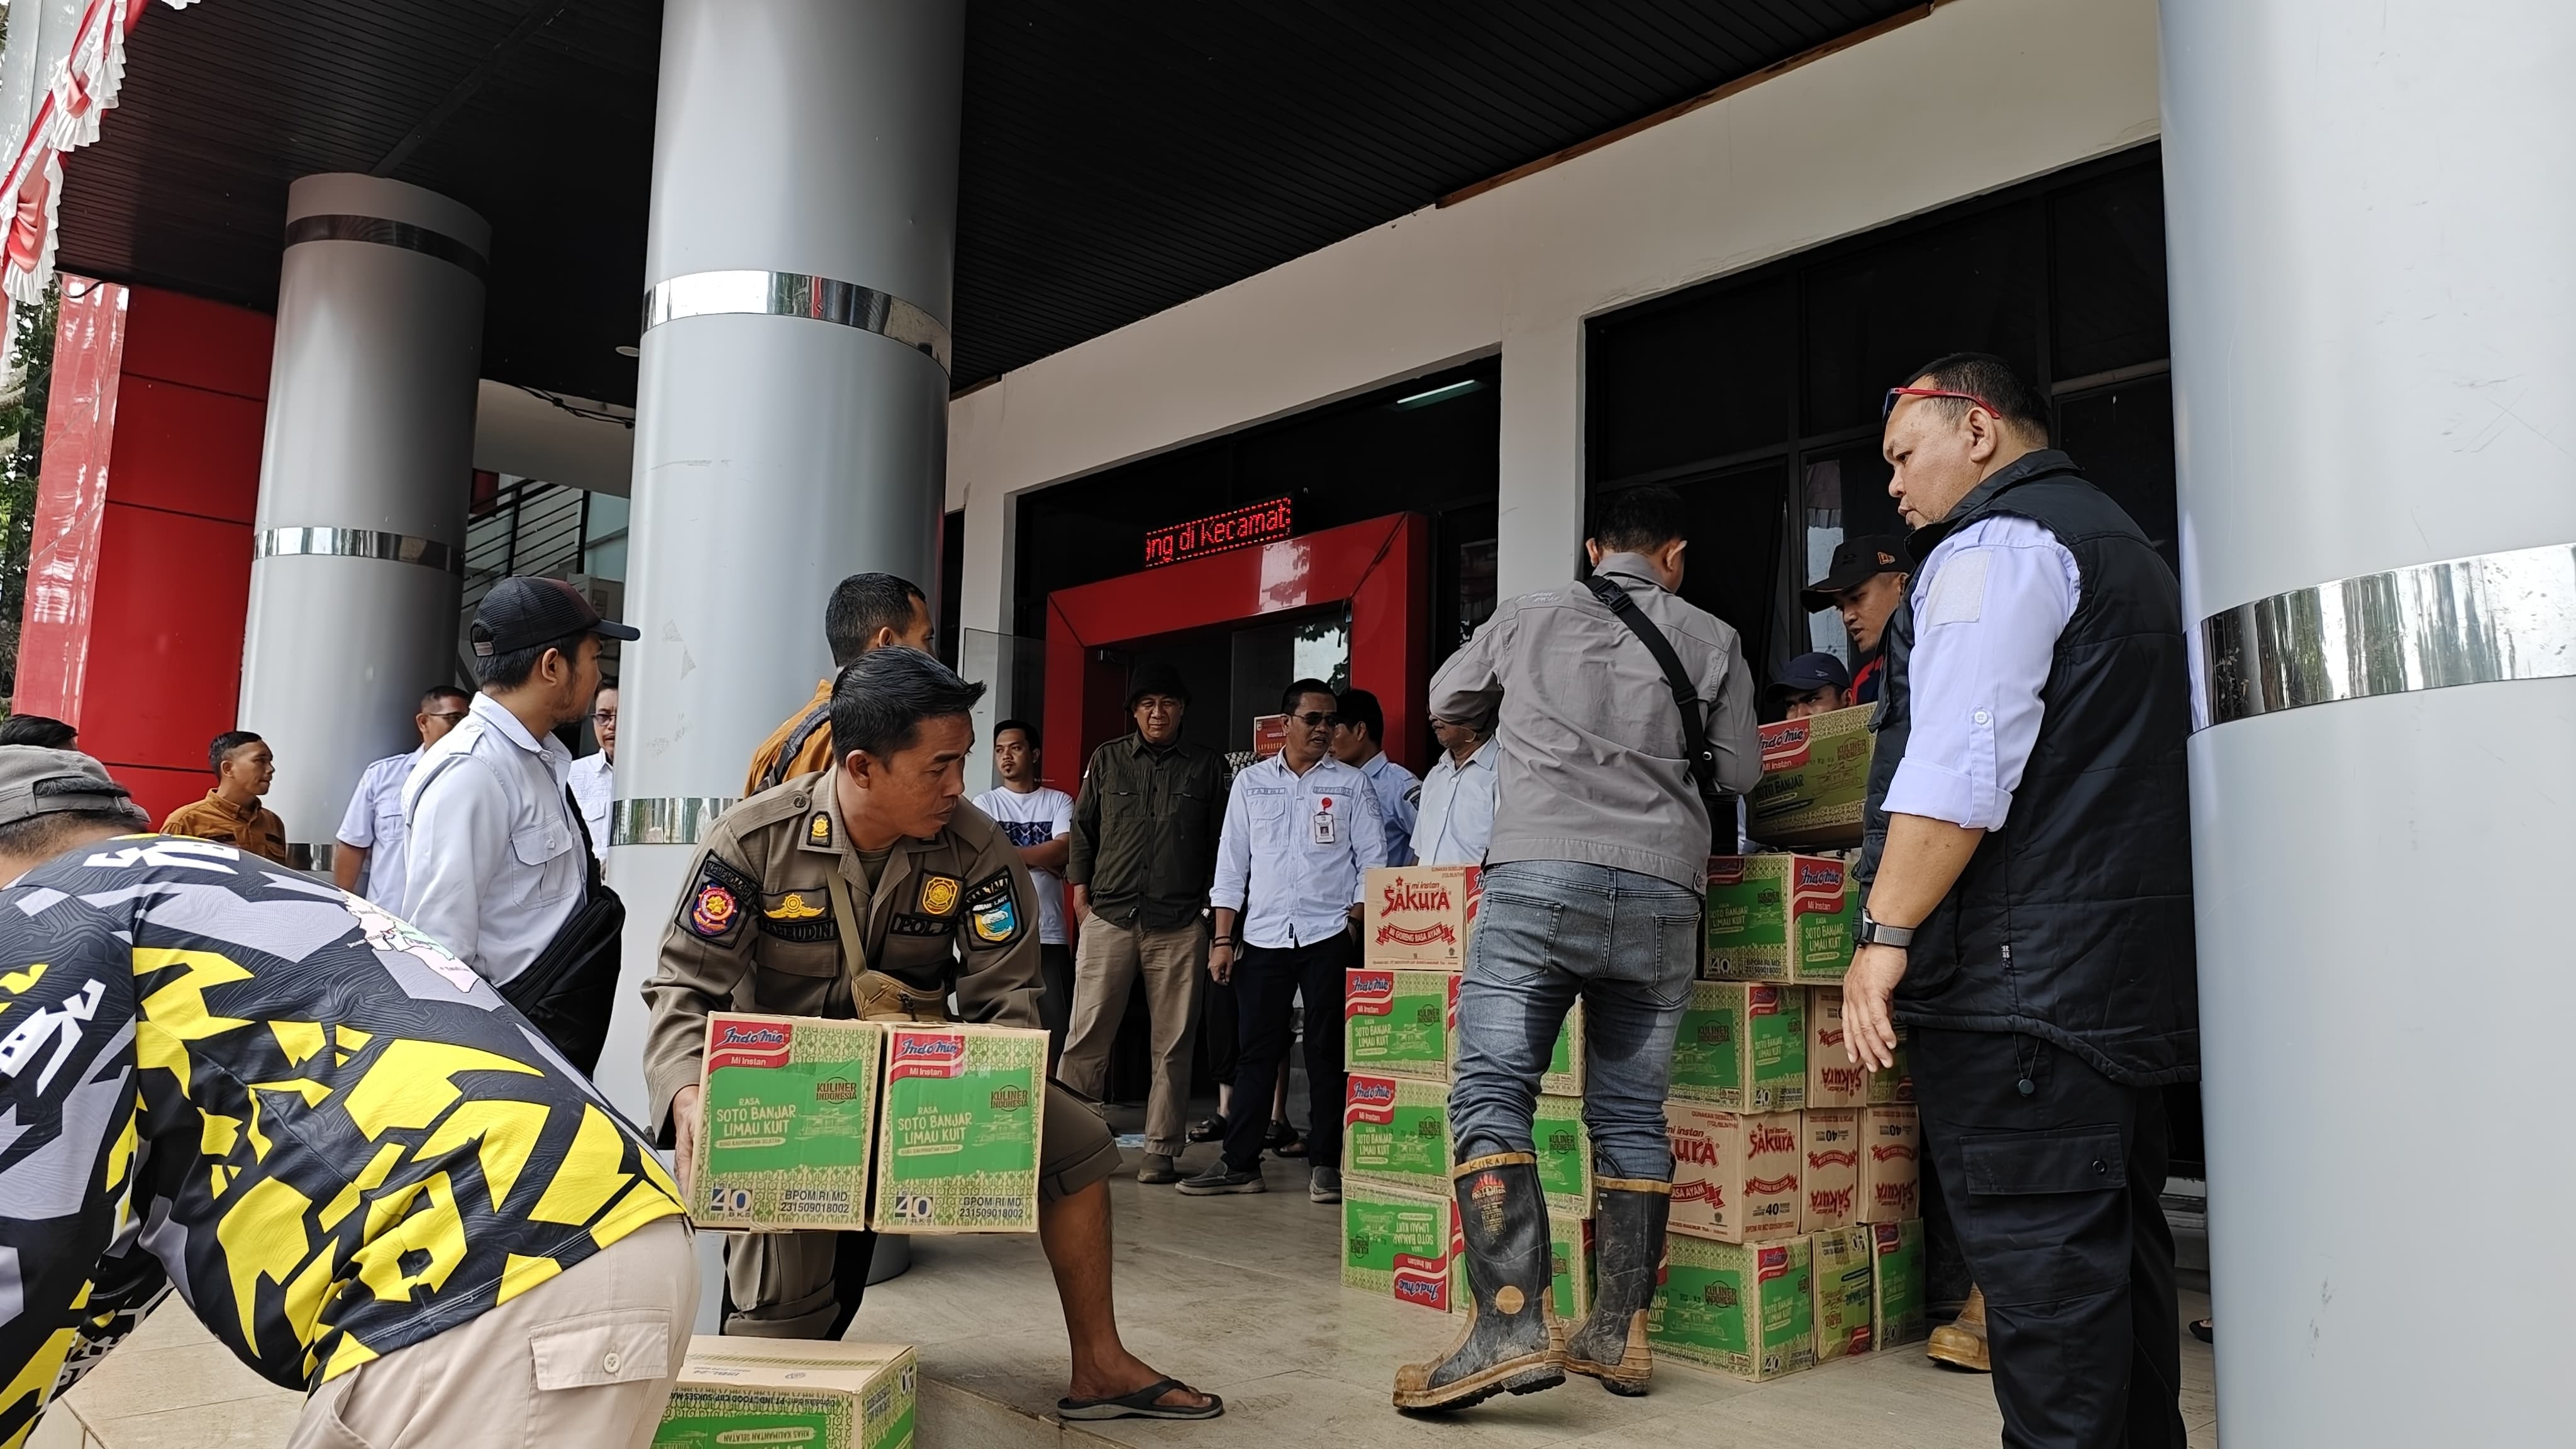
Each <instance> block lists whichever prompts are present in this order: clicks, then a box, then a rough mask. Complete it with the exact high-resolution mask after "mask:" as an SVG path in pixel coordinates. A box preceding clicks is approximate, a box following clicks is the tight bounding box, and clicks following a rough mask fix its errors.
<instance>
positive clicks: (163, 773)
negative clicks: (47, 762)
mask: <svg viewBox="0 0 2576 1449" xmlns="http://www.w3.org/2000/svg"><path fill="white" fill-rule="evenodd" d="M274 334H275V327H274V324H273V323H272V321H271V319H270V318H268V317H267V316H266V315H264V314H262V313H258V312H251V311H246V310H244V309H242V308H239V307H227V306H224V305H222V304H220V303H215V302H206V301H200V300H198V299H197V298H194V297H187V296H182V295H180V294H178V293H176V292H164V291H159V290H157V289H154V288H150V287H123V286H119V285H117V284H115V283H111V282H96V281H92V280H90V279H88V278H85V277H75V276H72V275H70V274H68V273H66V274H64V276H63V320H62V329H61V331H60V332H59V333H57V334H56V337H55V342H54V384H53V392H52V395H51V397H50V399H49V400H48V402H47V404H46V410H45V462H44V470H43V473H42V475H41V476H40V478H39V480H38V485H37V501H36V537H35V547H34V551H33V557H32V559H31V561H30V565H29V574H30V577H29V583H28V589H27V617H26V624H25V630H24V633H23V636H22V638H21V641H20V644H19V653H18V682H17V694H16V697H15V699H14V700H13V701H12V707H13V708H15V709H17V710H19V711H20V712H23V713H28V714H43V715H51V716H53V717H55V718H56V719H60V720H64V721H67V722H68V723H70V724H71V725H73V726H74V727H75V728H77V729H79V730H80V732H81V748H82V749H83V750H85V751H87V752H88V753H90V754H91V755H94V756H96V757H97V758H98V759H99V760H100V761H102V762H103V763H105V764H106V765H107V767H108V770H109V772H110V773H111V774H113V775H115V776H116V778H117V780H118V781H119V782H121V783H122V784H124V785H125V786H126V788H128V789H130V790H132V791H133V792H134V795H135V799H136V800H137V801H138V802H139V803H140V804H142V806H143V807H144V809H146V810H148V811H150V812H151V814H152V818H153V819H155V820H156V821H157V820H159V819H160V818H161V817H162V816H164V815H166V814H168V813H169V812H170V811H171V810H173V809H175V808H177V807H178V806H179V805H181V804H184V803H185V802H187V801H189V800H193V799H196V798H197V797H198V796H200V795H203V794H204V793H205V792H206V789H207V787H208V785H209V784H210V783H211V780H210V777H209V775H208V774H207V771H206V742H207V741H208V740H211V739H213V738H214V737H215V736H216V735H218V734H221V733H223V732H224V731H225V730H228V729H231V728H233V725H234V709H235V707H236V705H237V704H238V702H239V698H240V692H241V655H242V628H243V623H244V621H245V618H246V616H247V615H248V612H249V608H250V559H251V520H252V516H253V512H254V510H255V508H256V506H257V504H258V500H259V453H260V438H261V433H262V431H263V429H264V428H265V427H266V425H267V418H268V367H269V349H270V347H271V345H272V342H273V340H274ZM251 728H253V729H256V728H258V726H257V725H256V724H254V725H252V726H251Z"/></svg>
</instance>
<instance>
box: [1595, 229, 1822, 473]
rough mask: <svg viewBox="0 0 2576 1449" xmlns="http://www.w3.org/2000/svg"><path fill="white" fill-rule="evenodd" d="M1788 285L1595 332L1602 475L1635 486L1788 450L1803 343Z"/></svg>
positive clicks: (1658, 311)
mask: <svg viewBox="0 0 2576 1449" xmlns="http://www.w3.org/2000/svg"><path fill="white" fill-rule="evenodd" d="M1794 297H1795V291H1794V289H1793V287H1792V282H1791V279H1790V278H1789V277H1786V276H1781V277H1774V278H1771V279H1770V280H1768V281H1761V282H1756V283H1754V284H1752V285H1750V286H1743V287H1734V288H1728V289H1726V290H1723V291H1720V292H1718V293H1716V294H1715V295H1713V296H1707V297H1701V296H1698V295H1697V294H1695V293H1694V294H1690V296H1689V300H1687V301H1685V302H1683V303H1682V304H1680V305H1675V306H1668V307H1652V306H1649V307H1640V308H1638V309H1636V315H1634V316H1633V317H1632V316H1631V315H1630V314H1628V313H1625V312H1620V313H1614V314H1612V315H1611V316H1610V317H1607V318H1603V319H1602V320H1601V321H1600V322H1598V323H1596V324H1594V329H1593V332H1592V336H1591V339H1590V350H1591V361H1590V366H1589V367H1588V369H1587V372H1588V374H1589V378H1588V386H1589V388H1590V390H1591V394H1592V396H1593V397H1594V398H1595V399H1597V406H1596V408H1595V411H1594V418H1595V422H1594V426H1595V427H1596V428H1599V429H1600V430H1601V432H1602V449H1603V450H1602V452H1601V454H1600V456H1599V458H1598V460H1597V464H1596V467H1597V470H1598V471H1599V473H1600V474H1601V476H1603V477H1609V478H1633V477H1636V476H1638V475H1640V474H1648V473H1654V472H1657V471H1660V470H1663V469H1668V468H1674V467H1680V466H1688V465H1693V464H1699V463H1703V462H1705V461H1706V460H1708V459H1711V458H1724V457H1728V456H1731V455H1733V454H1738V453H1745V452H1750V451H1752V450H1754V449H1756V448H1775V447H1778V446H1780V445H1781V444H1782V443H1784V442H1786V441H1788V438H1789V435H1790V432H1791V429H1792V427H1793V426H1794V423H1795V419H1793V418H1792V417H1791V416H1790V402H1791V400H1792V397H1793V395H1794V388H1795V379H1793V378H1791V377H1790V376H1789V375H1788V374H1787V373H1785V372H1782V371H1781V370H1780V367H1779V366H1778V363H1777V361H1776V359H1777V358H1778V357H1779V356H1780V354H1781V352H1782V351H1784V350H1785V349H1788V348H1790V347H1792V346H1794V345H1795V344H1796V338H1795V337H1794V336H1793V335H1792V333H1791V330H1790V327H1791V320H1792V318H1793V316H1794V315H1795V308H1794V305H1793V301H1794Z"/></svg>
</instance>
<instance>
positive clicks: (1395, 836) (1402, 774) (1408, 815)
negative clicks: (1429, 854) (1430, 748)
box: [1359, 750, 1422, 865]
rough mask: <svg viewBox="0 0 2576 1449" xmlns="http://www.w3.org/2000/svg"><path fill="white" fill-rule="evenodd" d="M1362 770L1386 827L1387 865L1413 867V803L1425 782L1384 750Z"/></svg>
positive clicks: (1372, 758) (1372, 757)
mask: <svg viewBox="0 0 2576 1449" xmlns="http://www.w3.org/2000/svg"><path fill="white" fill-rule="evenodd" d="M1359 771H1360V773H1361V774H1362V775H1364V776H1366V777H1368V782H1369V793H1370V794H1372V795H1374V796H1376V797H1377V815H1378V819H1379V820H1380V821H1382V822H1384V824H1385V826H1386V864H1388V865H1411V864H1413V811H1414V801H1415V799H1416V798H1417V797H1419V796H1420V794H1421V791H1422V782H1421V781H1420V780H1418V779H1416V778H1414V774H1413V772H1412V771H1411V770H1408V769H1406V768H1404V767H1403V766H1402V765H1399V764H1397V763H1396V762H1395V757H1394V756H1392V755H1389V754H1388V753H1387V752H1386V751H1384V750H1380V751H1378V752H1377V753H1376V754H1374V755H1371V756H1369V759H1368V763H1367V764H1365V765H1362V766H1360V767H1359Z"/></svg>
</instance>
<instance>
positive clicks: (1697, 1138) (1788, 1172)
mask: <svg viewBox="0 0 2576 1449" xmlns="http://www.w3.org/2000/svg"><path fill="white" fill-rule="evenodd" d="M1664 1126H1665V1130H1666V1131H1667V1132H1668V1133H1670V1134H1671V1136H1672V1142H1673V1207H1672V1231H1674V1232H1676V1233H1684V1234H1688V1235H1690V1236H1693V1237H1701V1238H1714V1239H1717V1240H1718V1241H1721V1242H1728V1243H1745V1242H1752V1241H1755V1240H1757V1239H1772V1238H1794V1237H1796V1236H1798V1223H1799V1214H1800V1212H1801V1211H1802V1210H1803V1208H1804V1206H1805V1205H1804V1204H1803V1203H1801V1202H1800V1201H1799V1192H1798V1180H1799V1157H1800V1145H1799V1140H1798V1114H1797V1113H1795V1112H1766V1113H1761V1114H1759V1115H1748V1114H1745V1113H1740V1112H1723V1111H1720V1110H1718V1109H1717V1108H1715V1107H1703V1106H1700V1105H1699V1104H1698V1103H1696V1102H1666V1103H1665V1104H1664Z"/></svg>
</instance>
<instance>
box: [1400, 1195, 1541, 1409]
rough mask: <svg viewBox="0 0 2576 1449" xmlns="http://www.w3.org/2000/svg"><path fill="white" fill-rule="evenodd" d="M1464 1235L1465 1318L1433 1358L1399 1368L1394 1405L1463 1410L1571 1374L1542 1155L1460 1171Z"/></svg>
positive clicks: (1460, 1219) (1535, 1389)
mask: <svg viewBox="0 0 2576 1449" xmlns="http://www.w3.org/2000/svg"><path fill="white" fill-rule="evenodd" d="M1453 1186H1454V1188H1455V1190H1456V1192H1457V1195H1458V1222H1459V1228H1460V1231H1461V1232H1462V1233H1463V1235H1464V1236H1465V1238H1466V1243H1467V1285H1468V1290H1469V1298H1468V1303H1467V1326H1466V1328H1465V1329H1464V1330H1463V1331H1462V1332H1460V1333H1459V1335H1458V1341H1457V1342H1456V1343H1454V1344H1451V1345H1450V1346H1449V1351H1448V1352H1447V1353H1446V1354H1443V1355H1442V1356H1440V1357H1439V1358H1437V1359H1435V1360H1433V1361H1432V1362H1430V1363H1409V1364H1406V1365H1405V1366H1404V1367H1402V1368H1400V1369H1397V1370H1396V1371H1395V1406H1396V1407H1397V1408H1399V1409H1409V1410H1413V1411H1416V1412H1422V1411H1431V1410H1445V1409H1463V1408H1466V1407H1467V1406H1468V1405H1470V1404H1481V1403H1483V1402H1484V1401H1485V1400H1487V1399H1490V1398H1492V1397H1493V1396H1494V1395H1496V1394H1502V1393H1511V1394H1534V1393H1537V1392H1538V1391H1539V1390H1541V1389H1552V1388H1555V1387H1556V1386H1557V1385H1558V1384H1561V1383H1563V1382H1565V1370H1564V1369H1562V1368H1560V1367H1559V1366H1558V1365H1559V1364H1560V1362H1561V1361H1562V1360H1563V1359H1564V1357H1565V1339H1564V1334H1565V1328H1564V1325H1562V1324H1559V1323H1557V1322H1556V1321H1555V1320H1554V1318H1553V1316H1552V1315H1551V1314H1550V1312H1549V1307H1550V1305H1551V1304H1552V1303H1553V1302H1554V1295H1553V1294H1552V1293H1551V1292H1550V1290H1549V1286H1548V1285H1549V1281H1550V1274H1549V1272H1548V1248H1547V1201H1546V1199H1545V1198H1544V1197H1543V1196H1542V1195H1541V1194H1540V1191H1539V1185H1538V1159H1536V1158H1535V1157H1533V1156H1531V1155H1530V1154H1529V1153H1526V1152H1497V1153H1495V1154H1493V1155H1491V1156H1489V1157H1479V1158H1477V1159H1475V1160H1474V1161H1472V1162H1469V1163H1466V1164H1464V1165H1462V1166H1461V1167H1459V1169H1458V1171H1457V1172H1456V1174H1454V1177H1453Z"/></svg>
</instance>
